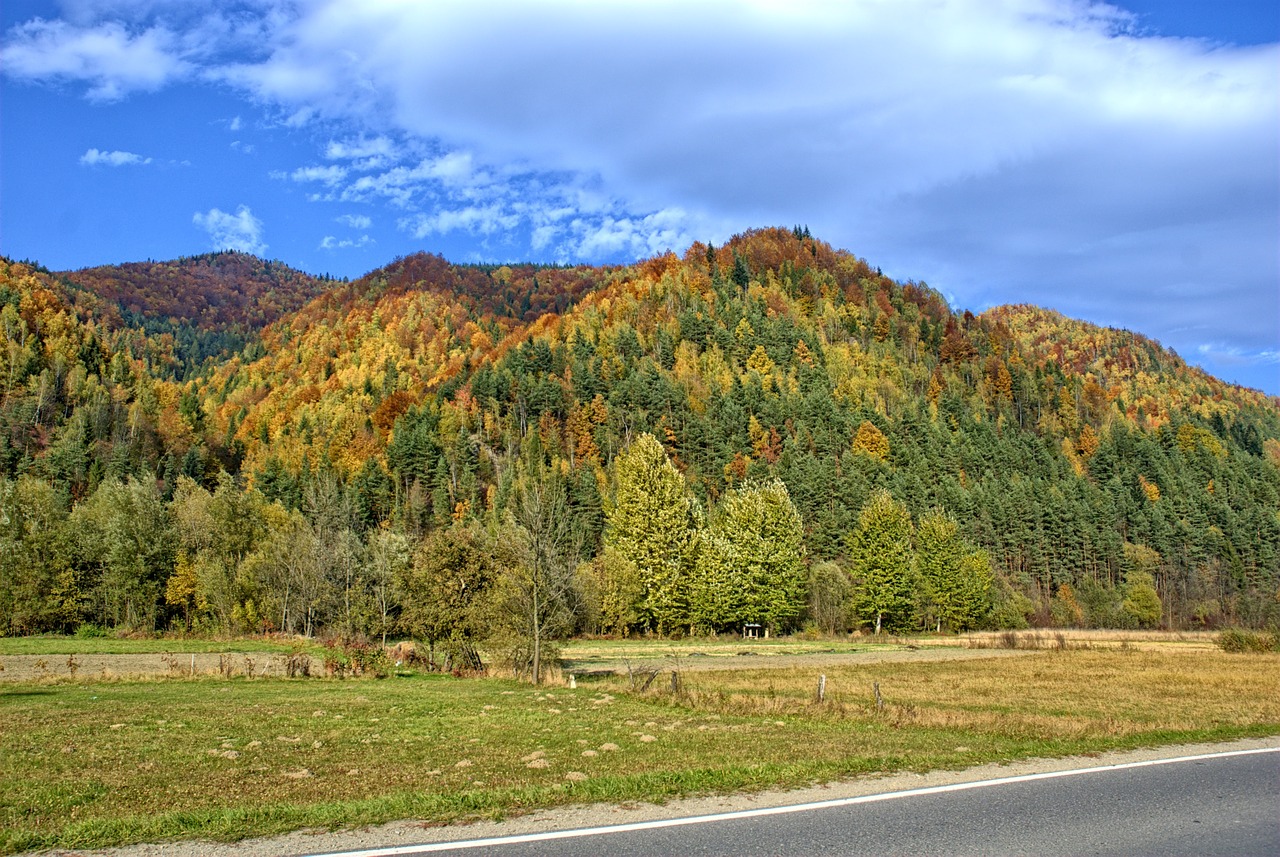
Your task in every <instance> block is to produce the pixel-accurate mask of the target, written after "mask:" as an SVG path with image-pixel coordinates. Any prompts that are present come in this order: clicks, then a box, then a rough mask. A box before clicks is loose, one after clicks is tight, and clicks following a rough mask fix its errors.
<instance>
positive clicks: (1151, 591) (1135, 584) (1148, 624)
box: [1120, 569, 1164, 628]
mask: <svg viewBox="0 0 1280 857" xmlns="http://www.w3.org/2000/svg"><path fill="white" fill-rule="evenodd" d="M1120 606H1121V608H1122V609H1123V610H1124V612H1125V613H1128V614H1129V615H1130V616H1132V617H1133V620H1134V621H1135V622H1137V623H1138V627H1140V628H1154V627H1156V626H1157V625H1159V624H1160V619H1161V617H1162V616H1163V615H1164V605H1162V604H1161V603H1160V594H1159V593H1158V592H1156V583H1155V578H1153V577H1152V576H1151V574H1150V572H1147V571H1142V570H1138V569H1133V570H1131V571H1129V572H1127V573H1126V574H1125V576H1124V601H1122V602H1121V603H1120Z"/></svg>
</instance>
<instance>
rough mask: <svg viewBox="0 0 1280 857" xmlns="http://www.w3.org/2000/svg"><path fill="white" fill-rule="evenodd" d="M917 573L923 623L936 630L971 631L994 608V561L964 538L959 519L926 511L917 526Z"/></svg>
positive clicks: (937, 512) (939, 510)
mask: <svg viewBox="0 0 1280 857" xmlns="http://www.w3.org/2000/svg"><path fill="white" fill-rule="evenodd" d="M916 569H917V571H918V572H919V575H920V603H919V606H920V619H921V621H922V622H924V623H925V624H927V625H933V626H934V630H935V631H941V630H942V629H943V627H946V628H947V629H948V630H951V631H962V630H965V629H966V628H972V627H974V626H975V625H977V624H978V623H979V622H980V621H981V619H982V617H983V616H984V615H985V614H986V613H987V612H988V610H989V609H990V606H991V586H992V583H993V580H994V575H993V573H992V571H991V561H990V559H989V558H988V557H987V554H986V552H985V551H978V550H976V549H974V548H973V547H972V546H971V545H969V544H967V543H966V542H965V541H964V539H962V538H961V537H960V533H959V526H958V525H957V524H956V521H955V519H954V518H952V517H951V516H950V515H949V514H947V513H946V512H944V511H943V510H941V509H934V510H932V511H930V512H927V513H925V515H924V516H923V517H921V519H920V523H919V525H918V526H917V527H916Z"/></svg>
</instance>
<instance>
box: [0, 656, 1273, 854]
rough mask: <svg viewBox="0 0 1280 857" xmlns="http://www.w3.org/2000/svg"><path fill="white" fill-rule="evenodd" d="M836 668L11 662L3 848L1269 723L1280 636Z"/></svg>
mask: <svg viewBox="0 0 1280 857" xmlns="http://www.w3.org/2000/svg"><path fill="white" fill-rule="evenodd" d="M744 660H746V659H744ZM824 673H825V674H826V675H827V677H828V685H827V687H828V701H827V703H826V704H824V705H821V706H819V705H817V704H816V703H814V701H813V700H812V696H813V691H814V689H815V683H816V678H817V671H816V670H811V669H780V670H759V671H751V672H703V673H687V674H686V676H685V681H686V689H687V692H686V693H685V694H683V695H681V696H673V695H672V694H670V693H669V691H668V692H660V693H650V694H646V695H643V696H632V695H629V694H627V693H625V692H624V690H623V688H624V687H625V685H626V679H625V678H611V679H606V680H600V681H594V682H581V683H580V684H579V687H578V688H576V689H572V690H571V689H568V688H563V687H557V688H548V689H546V690H536V689H534V688H532V687H530V686H528V685H524V684H518V683H515V682H511V681H505V680H499V679H473V680H468V679H452V678H448V677H440V676H397V677H392V678H390V679H387V680H384V681H375V680H359V681H354V680H348V681H338V680H328V679H309V680H284V679H258V680H252V681H248V680H244V679H233V680H219V679H214V678H197V679H159V680H149V681H110V682H96V683H91V682H67V681H63V682H60V683H56V682H48V683H21V684H19V683H9V684H0V852H13V851H18V850H24V849H37V848H89V847H103V846H110V845H117V844H124V843H129V842H138V841H159V840H166V839H181V838H194V837H212V838H217V839H227V840H234V839H237V838H241V837H245V836H250V835H262V834H270V833H278V832H282V831H285V830H291V829H297V828H301V827H311V826H316V827H334V826H346V825H361V824H372V823H379V822H384V821H389V820H392V819H396V818H421V819H424V820H428V821H432V822H439V823H444V822H450V821H456V820H459V819H465V818H475V817H497V816H502V815H507V814H512V813H519V812H522V811H526V810H530V809H533V808H537V807H547V806H555V805H559V804H564V803H578V802H593V801H633V800H663V799H667V798H672V797H676V796H681V795H689V794H697V793H711V792H725V791H735V790H750V789H761V788H767V787H778V786H798V785H803V784H806V783H811V782H815V781H824V780H829V779H832V778H838V777H848V776H855V775H859V774H865V773H870V772H880V771H885V772H887V771H898V770H917V771H924V770H929V769H936V768H957V767H965V766H970V765H974V764H981V763H984V762H991V761H1006V760H1013V759H1018V758H1025V757H1029V756H1059V755H1066V754H1074V753H1082V752H1093V751H1101V750H1107V749H1116V748H1128V747H1135V746H1142V745H1154V744H1166V743H1178V742H1184V741H1202V740H1221V739H1230V738H1237V737H1245V736H1259V735H1272V734H1280V700H1278V699H1277V694H1275V682H1274V680H1266V679H1265V677H1266V676H1272V677H1274V676H1276V675H1277V674H1280V656H1277V655H1247V656H1241V655H1234V656H1233V655H1227V654H1224V653H1217V652H1202V653H1195V654H1188V653H1180V652H1175V653H1168V652H1118V651H1066V652H1044V653H1034V654H1028V655H1024V656H1019V657H1011V658H1002V659H999V660H971V661H949V662H934V663H909V664H895V665H887V664H879V665H867V666H865V667H839V668H834V669H832V668H827V669H824ZM872 682H879V683H880V686H881V691H882V694H883V696H884V698H885V702H886V707H885V709H883V710H880V711H877V710H876V708H875V706H874V702H873V698H872V697H871V684H872ZM668 687H669V684H668ZM607 745H616V747H617V749H608V748H607ZM797 747H802V748H804V752H803V753H797V752H796V748H797ZM584 753H588V755H584ZM464 763H469V764H464ZM530 763H533V765H534V766H533V767H530ZM544 763H545V767H543V766H542V765H543V764H544ZM570 773H574V774H581V775H585V777H586V778H585V779H583V780H580V781H576V780H571V779H567V778H566V775H568V774H570Z"/></svg>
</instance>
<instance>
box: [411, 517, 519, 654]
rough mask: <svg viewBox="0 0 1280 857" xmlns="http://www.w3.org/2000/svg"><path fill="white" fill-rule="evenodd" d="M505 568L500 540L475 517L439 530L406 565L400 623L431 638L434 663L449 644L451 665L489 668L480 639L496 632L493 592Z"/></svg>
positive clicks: (430, 645) (448, 651)
mask: <svg viewBox="0 0 1280 857" xmlns="http://www.w3.org/2000/svg"><path fill="white" fill-rule="evenodd" d="M498 573H499V563H498V559H497V557H496V556H495V550H494V545H493V543H492V542H491V540H490V539H489V537H488V535H487V534H486V533H485V532H484V530H483V529H481V527H480V525H479V524H478V523H477V522H475V521H466V522H458V523H455V524H454V525H452V526H451V527H448V528H447V529H442V530H436V531H435V532H434V533H432V534H431V535H430V536H429V537H428V538H427V539H426V540H425V541H424V542H423V543H422V544H421V546H420V547H419V548H418V550H417V552H416V553H415V554H414V557H413V563H412V565H409V566H407V567H404V568H402V569H401V572H400V575H399V576H398V578H397V581H396V592H397V596H398V600H399V601H400V604H401V612H400V626H401V627H402V628H403V629H404V630H405V631H407V632H408V633H409V634H410V635H411V636H413V637H416V638H418V639H425V640H426V641H427V643H428V645H429V647H430V649H431V658H432V661H433V662H434V658H435V647H436V644H437V643H444V644H445V663H444V668H445V669H446V670H448V669H452V668H462V669H469V670H479V669H482V668H483V665H482V664H481V662H480V655H479V653H478V652H477V651H476V644H477V642H479V641H480V640H483V639H484V638H485V637H487V636H488V635H489V633H490V631H491V623H490V609H489V608H490V603H489V595H490V591H491V589H492V587H493V584H494V581H495V580H496V579H497V577H498Z"/></svg>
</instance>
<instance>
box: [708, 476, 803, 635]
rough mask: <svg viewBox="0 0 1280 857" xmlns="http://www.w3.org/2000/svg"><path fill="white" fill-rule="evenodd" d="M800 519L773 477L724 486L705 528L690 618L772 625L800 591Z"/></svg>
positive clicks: (716, 624) (799, 604)
mask: <svg viewBox="0 0 1280 857" xmlns="http://www.w3.org/2000/svg"><path fill="white" fill-rule="evenodd" d="M804 553H805V551H804V527H803V525H802V524H801V521H800V513H799V512H797V511H796V507H795V505H794V504H793V503H792V502H791V496H790V495H789V494H788V493H787V486H786V485H784V484H782V481H781V480H779V479H774V480H773V481H772V482H766V483H748V484H746V485H744V486H742V487H741V488H737V489H735V490H733V491H730V492H729V493H728V494H727V495H725V498H724V500H723V501H722V502H721V503H720V506H719V508H718V509H717V510H716V514H715V515H714V517H713V518H712V519H711V522H710V523H709V525H708V526H707V528H706V529H705V530H704V531H703V534H702V538H701V540H700V545H699V550H698V558H697V564H696V575H695V579H694V581H693V582H692V588H691V593H690V601H691V604H690V614H691V618H692V620H693V621H694V622H695V623H696V624H698V625H700V626H703V627H706V628H712V629H720V628H728V627H734V626H738V625H741V624H742V623H744V622H760V623H761V624H763V625H765V626H766V627H773V628H775V629H777V628H780V627H782V626H784V625H786V624H787V623H788V622H790V621H792V620H793V619H795V617H796V616H798V615H799V614H800V610H801V609H802V608H803V606H804V599H805V567H804Z"/></svg>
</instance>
